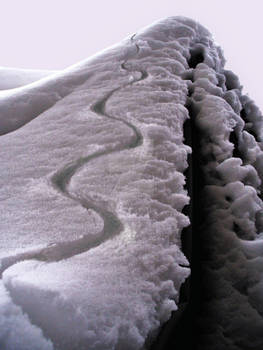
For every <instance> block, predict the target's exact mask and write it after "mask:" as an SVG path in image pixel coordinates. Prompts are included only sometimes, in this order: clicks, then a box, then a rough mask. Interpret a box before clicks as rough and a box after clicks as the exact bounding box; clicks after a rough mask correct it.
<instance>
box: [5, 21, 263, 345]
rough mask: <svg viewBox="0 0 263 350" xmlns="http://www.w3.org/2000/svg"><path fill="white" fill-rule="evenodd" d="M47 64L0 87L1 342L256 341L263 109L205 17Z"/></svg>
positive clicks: (173, 23)
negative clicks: (56, 68)
mask: <svg viewBox="0 0 263 350" xmlns="http://www.w3.org/2000/svg"><path fill="white" fill-rule="evenodd" d="M3 74H5V73H3ZM6 74H7V73H6ZM8 74H11V75H12V73H10V72H9V73H8ZM21 77H25V75H23V74H22V73H21ZM38 77H40V76H38V74H35V75H34V74H31V75H30V74H29V78H28V79H29V80H28V81H27V80H26V78H23V79H22V80H23V81H24V82H25V83H26V82H32V83H30V84H29V85H25V86H21V87H17V88H15V89H11V90H8V91H7V90H4V91H2V92H1V94H0V134H1V135H2V136H1V138H0V143H1V147H0V153H1V165H2V169H1V179H0V181H1V187H0V197H1V201H0V207H1V212H2V213H3V215H2V216H3V219H2V221H1V228H0V230H1V231H0V232H1V235H0V237H1V244H0V247H1V253H0V257H1V265H0V266H1V276H2V280H1V286H0V287H1V288H0V297H1V299H0V310H1V312H0V326H1V327H0V344H1V349H5V350H26V349H28V350H29V349H31V350H32V349H33V348H34V349H49V350H51V349H56V350H74V349H76V350H81V349H83V350H84V349H85V350H87V349H89V350H139V349H146V348H152V349H154V350H155V349H163V348H164V347H165V349H169V346H170V348H176V347H175V346H177V347H180V349H183V348H189V345H191V344H190V340H189V339H194V342H195V344H199V345H198V346H200V348H202V349H209V350H212V349H223V348H224V349H230V350H232V349H233V350H237V349H254V350H261V349H262V345H263V344H262V337H261V330H262V312H263V311H262V310H263V309H262V305H263V303H262V297H261V293H260V290H261V286H262V282H261V281H262V278H261V275H260V271H261V265H262V264H261V259H262V254H263V248H262V247H263V245H262V243H261V242H262V240H261V239H260V237H261V235H260V232H261V230H262V225H263V224H262V212H263V211H262V200H261V183H262V177H263V170H262V169H263V167H262V152H263V150H262V137H263V135H262V130H263V129H262V115H261V113H260V112H259V111H258V109H257V108H256V107H255V106H254V104H253V102H252V101H250V100H249V98H248V97H247V96H243V95H242V94H241V86H240V84H239V82H238V79H237V78H236V77H235V76H234V75H233V73H231V72H228V71H225V70H224V58H223V56H222V52H221V49H220V48H219V47H217V46H216V45H215V44H214V43H213V40H212V37H211V35H210V34H209V32H208V31H207V30H206V29H205V28H203V27H202V26H201V25H199V24H198V23H196V22H194V21H192V20H189V19H186V18H183V17H171V18H168V19H165V20H162V21H159V22H156V23H154V24H153V25H152V26H150V27H147V28H145V29H143V30H142V31H140V32H138V33H136V34H135V35H133V36H132V38H128V39H126V40H124V41H123V42H121V43H120V44H118V45H116V46H114V47H111V48H109V49H107V50H105V51H103V52H101V53H100V54H98V55H96V56H94V57H92V58H90V59H88V60H86V61H84V62H82V63H80V64H78V65H75V66H73V67H69V68H68V69H67V70H65V71H62V72H59V73H54V74H53V73H50V74H48V73H47V76H46V77H44V78H43V79H40V80H37V79H38ZM22 80H21V81H22ZM34 80H37V81H35V82H33V81H34ZM14 84H15V82H14ZM19 85H20V83H19ZM21 85H22V83H21ZM17 86H18V85H17ZM186 120H188V122H187V123H185V121H186ZM184 133H185V134H184ZM191 148H192V155H190V154H191ZM187 169H188V170H187ZM186 176H187V179H186ZM186 180H187V181H186ZM189 196H191V203H190V206H188V207H187V205H188V204H189ZM187 208H188V209H187ZM189 218H190V219H191V226H189V223H190V222H189ZM185 255H186V256H187V257H188V259H189V260H191V271H192V275H191V279H190V280H189V272H190V269H189V263H188V261H187V259H186V257H185ZM187 278H188V280H187V282H186V283H185V284H184V282H185V281H186V279H187ZM201 278H202V280H205V281H208V282H207V283H205V284H201V283H200V280H201ZM189 285H190V288H189V287H188V286H189ZM199 307H200V308H199ZM172 312H173V317H172V319H171V321H170V325H172V326H171V328H172V331H171V332H170V333H171V336H168V338H167V337H166V336H165V335H164V336H163V334H167V333H168V334H169V331H167V329H169V323H168V328H167V327H166V328H165V329H166V330H165V329H164V331H162V332H161V336H160V337H159V338H158V340H157V342H155V343H154V339H155V337H156V335H157V334H158V332H159V330H160V327H161V326H162V325H164V324H165V322H166V321H167V320H169V319H170V317H171V314H172ZM244 315H249V316H248V317H244ZM173 319H175V321H173ZM196 322H198V323H196ZM198 324H199V326H198ZM252 324H253V326H252ZM200 325H201V326H200ZM180 327H181V328H180ZM183 328H185V329H188V330H189V331H190V332H191V334H192V336H191V337H184V339H183V342H181V341H182V336H181V338H180V335H182V334H184V333H183V331H182V329H183ZM21 329H24V331H23V332H22V331H21ZM195 332H196V334H195ZM252 338H253V346H251V339H252ZM167 339H168V340H167ZM192 345H193V344H192Z"/></svg>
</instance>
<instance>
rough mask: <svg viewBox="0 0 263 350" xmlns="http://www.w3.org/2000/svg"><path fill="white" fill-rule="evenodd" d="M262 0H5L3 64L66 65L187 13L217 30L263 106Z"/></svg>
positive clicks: (247, 88)
mask: <svg viewBox="0 0 263 350" xmlns="http://www.w3.org/2000/svg"><path fill="white" fill-rule="evenodd" d="M262 13H263V2H262V0H250V1H243V2H242V1H238V0H195V1H194V0H188V1H187V0H178V1H176V0H159V1H155V0H131V1H127V0H108V1H107V0H103V1H101V0H23V1H21V0H8V1H4V0H1V21H0V32H1V56H0V57H1V59H0V66H6V67H18V68H36V69H63V68H66V67H67V66H69V65H71V64H74V63H77V62H78V61H80V60H83V59H85V58H87V57H88V56H90V55H92V54H94V53H96V52H98V51H99V50H102V49H104V48H106V47H107V46H110V45H112V44H114V43H116V42H118V41H120V40H122V39H123V38H124V37H127V36H128V35H130V34H132V33H134V32H136V31H137V30H138V29H140V28H142V27H144V26H146V25H149V24H151V23H152V22H154V21H156V20H158V19H161V18H164V17H168V16H176V15H183V16H187V17H191V18H193V19H195V20H197V21H199V22H200V23H201V24H203V25H204V26H205V27H207V28H208V29H209V31H210V32H211V33H212V34H213V36H214V38H215V40H216V42H217V43H218V44H219V45H220V46H221V47H222V48H223V50H224V54H225V58H226V59H227V66H226V67H227V69H231V70H233V71H234V72H235V73H236V74H237V75H238V76H239V78H240V81H241V84H242V85H243V86H244V92H246V93H247V92H248V94H249V96H250V97H251V98H253V99H254V100H255V102H256V103H257V104H258V106H259V107H260V108H261V110H262V111H263V92H262V88H261V80H263V71H262V68H261V61H262V57H263V45H262V34H263V30H262Z"/></svg>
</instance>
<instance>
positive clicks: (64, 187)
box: [0, 34, 148, 278]
mask: <svg viewBox="0 0 263 350" xmlns="http://www.w3.org/2000/svg"><path fill="white" fill-rule="evenodd" d="M135 35H136V34H134V35H133V36H132V37H131V39H130V40H131V42H133V39H134V36H135ZM135 46H136V55H137V54H138V53H139V51H140V48H139V46H138V45H137V44H135ZM127 61H128V60H125V61H124V62H123V63H122V64H121V68H122V69H124V70H126V71H128V69H127V68H126V67H125V64H126V62H127ZM136 72H138V71H136ZM139 72H140V73H141V77H140V78H139V79H135V80H133V81H132V82H129V83H127V84H123V85H121V86H120V87H118V88H115V89H113V90H112V91H110V92H109V93H108V94H106V95H105V96H104V97H103V98H101V99H100V100H98V101H97V102H95V103H94V104H93V106H92V107H91V110H92V111H93V112H95V113H96V114H97V115H99V116H103V117H105V118H108V119H112V120H117V121H119V122H121V123H123V124H125V125H126V126H127V127H128V128H130V129H132V131H133V134H134V137H133V138H132V140H131V141H130V142H128V143H127V144H126V145H124V147H122V148H120V147H119V146H116V147H115V148H114V149H111V150H105V151H101V152H95V153H93V154H91V155H89V156H87V157H81V158H78V159H77V160H75V161H73V162H71V163H69V164H67V165H65V166H64V167H63V168H62V169H59V170H58V171H57V172H56V173H55V174H54V175H53V176H52V177H51V185H52V186H53V187H54V188H55V189H56V190H57V191H59V193H60V194H62V195H64V196H65V197H67V198H69V199H70V200H74V201H76V202H78V203H79V204H80V205H81V206H82V207H84V208H85V209H87V210H88V209H92V210H94V211H95V212H97V213H98V214H99V216H100V217H101V218H102V220H103V222H104V225H103V230H102V232H101V234H99V237H93V238H92V237H91V236H90V235H84V236H82V237H81V238H80V239H77V240H73V241H65V242H61V243H54V244H51V245H49V246H48V247H46V248H42V249H37V250H31V251H30V252H28V251H27V252H24V253H21V254H17V255H15V256H8V257H5V258H3V259H2V261H1V265H0V277H1V278H2V274H3V272H4V271H5V270H6V269H7V268H9V267H10V266H12V265H14V264H15V263H18V262H21V261H24V260H31V259H35V260H39V261H46V262H54V261H60V260H64V259H68V258H70V257H72V256H74V255H77V254H80V253H83V252H86V251H88V250H89V249H91V248H94V247H96V246H98V245H100V244H101V243H103V242H105V241H106V240H108V239H109V238H112V237H114V236H116V235H117V234H119V233H120V232H121V231H122V230H123V224H122V222H121V221H120V220H119V218H118V216H117V215H116V214H115V213H113V212H111V211H108V210H106V209H105V208H103V207H102V206H101V205H98V204H96V203H95V202H94V200H92V199H90V198H89V197H87V196H86V197H85V198H81V197H78V196H77V195H75V194H74V193H72V192H71V191H70V189H69V185H70V181H71V179H72V177H73V176H74V175H75V174H76V173H77V172H78V171H79V170H80V169H81V168H82V167H83V166H84V165H86V164H87V163H88V162H89V161H90V160H93V159H95V158H99V157H103V156H104V157H108V156H110V154H112V153H116V152H121V151H124V150H127V149H132V148H136V147H138V146H140V145H141V144H142V143H143V136H142V134H141V133H140V131H139V130H138V129H137V128H136V126H135V125H133V124H132V123H130V122H128V121H125V120H122V119H121V118H118V117H114V116H111V115H109V114H108V113H107V112H106V103H107V101H108V100H109V99H110V97H111V96H112V95H113V94H114V93H115V92H116V91H119V90H121V89H123V88H124V87H126V86H129V85H132V84H134V83H136V82H139V81H142V80H144V79H146V78H147V77H148V73H147V72H146V71H144V70H142V71H139Z"/></svg>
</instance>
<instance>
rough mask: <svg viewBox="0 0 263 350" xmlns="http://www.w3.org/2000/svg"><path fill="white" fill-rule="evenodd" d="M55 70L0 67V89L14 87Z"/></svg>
mask: <svg viewBox="0 0 263 350" xmlns="http://www.w3.org/2000/svg"><path fill="white" fill-rule="evenodd" d="M54 73H56V71H47V70H35V69H19V68H9V67H0V90H7V89H14V88H17V87H20V86H23V85H26V84H30V83H33V82H34V81H36V80H39V79H42V78H45V77H47V76H48V75H51V74H54Z"/></svg>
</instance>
